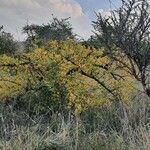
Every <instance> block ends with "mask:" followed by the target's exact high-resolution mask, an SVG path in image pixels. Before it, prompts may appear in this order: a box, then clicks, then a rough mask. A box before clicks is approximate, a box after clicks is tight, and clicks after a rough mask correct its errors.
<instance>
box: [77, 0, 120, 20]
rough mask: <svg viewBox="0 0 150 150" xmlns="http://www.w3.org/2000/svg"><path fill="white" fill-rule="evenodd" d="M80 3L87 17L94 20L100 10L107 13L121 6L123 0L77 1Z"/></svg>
mask: <svg viewBox="0 0 150 150" xmlns="http://www.w3.org/2000/svg"><path fill="white" fill-rule="evenodd" d="M76 1H77V2H78V3H80V5H81V7H82V8H83V10H84V12H85V13H86V15H88V16H89V18H90V19H91V20H92V19H93V18H95V13H94V12H96V11H97V10H99V9H103V10H105V11H107V10H109V9H111V8H115V7H116V8H117V7H118V6H119V5H120V2H121V0H111V3H110V0H76Z"/></svg>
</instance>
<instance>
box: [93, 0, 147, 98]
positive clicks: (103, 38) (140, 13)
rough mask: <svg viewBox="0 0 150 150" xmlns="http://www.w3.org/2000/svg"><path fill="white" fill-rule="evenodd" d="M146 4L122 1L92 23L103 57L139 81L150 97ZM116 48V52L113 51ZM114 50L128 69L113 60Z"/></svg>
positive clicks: (128, 0) (142, 1)
mask: <svg viewBox="0 0 150 150" xmlns="http://www.w3.org/2000/svg"><path fill="white" fill-rule="evenodd" d="M149 8H150V7H149V4H148V2H147V1H146V0H140V1H139V0H125V1H124V0H122V6H121V7H120V8H119V9H117V10H115V11H112V12H111V16H109V17H107V18H106V17H103V16H102V15H101V14H100V13H99V14H97V21H95V22H93V26H94V29H95V37H96V38H97V41H99V42H100V43H102V45H105V47H106V49H107V51H106V54H107V55H108V56H109V57H111V58H112V59H113V60H115V61H119V62H120V63H122V64H123V65H124V66H126V67H127V68H128V71H129V72H130V74H131V75H133V76H134V77H135V78H136V79H137V81H139V82H140V83H141V84H142V86H143V88H144V91H145V92H146V94H147V95H148V96H149V97H150V84H149V66H150V41H149V40H150V14H149V10H150V9H149ZM116 47H117V48H116ZM116 50H117V51H118V50H119V51H120V52H121V53H122V54H124V55H125V56H127V57H128V60H129V62H130V67H129V65H128V64H127V63H123V62H122V61H121V60H118V59H117V57H116Z"/></svg>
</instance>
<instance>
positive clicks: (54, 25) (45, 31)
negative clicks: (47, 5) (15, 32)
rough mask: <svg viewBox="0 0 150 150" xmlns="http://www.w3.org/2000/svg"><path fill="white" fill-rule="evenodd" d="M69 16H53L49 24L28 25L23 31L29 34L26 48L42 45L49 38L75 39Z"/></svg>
mask: <svg viewBox="0 0 150 150" xmlns="http://www.w3.org/2000/svg"><path fill="white" fill-rule="evenodd" d="M68 20H69V18H66V19H58V18H53V19H52V21H51V22H50V23H49V24H47V25H44V24H43V25H33V24H32V25H26V26H25V27H24V28H23V32H24V33H25V34H27V36H28V37H27V39H26V48H27V49H28V50H30V49H34V48H36V47H41V46H42V45H44V44H45V43H46V42H48V41H49V40H57V41H60V40H68V39H74V38H75V35H74V34H73V32H72V27H71V24H70V22H69V21H68Z"/></svg>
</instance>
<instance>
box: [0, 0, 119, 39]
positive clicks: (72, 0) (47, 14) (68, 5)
mask: <svg viewBox="0 0 150 150" xmlns="http://www.w3.org/2000/svg"><path fill="white" fill-rule="evenodd" d="M119 3H120V0H111V3H110V1H109V0H0V25H3V26H4V29H5V31H7V32H10V33H12V34H13V36H14V37H15V39H16V40H24V38H25V36H24V35H23V34H22V27H23V26H25V25H26V24H38V25H41V24H47V23H48V22H49V21H50V20H51V18H52V14H53V15H54V16H55V17H58V18H67V17H71V19H70V22H71V23H72V27H73V29H74V32H75V33H77V34H78V35H79V37H80V38H84V39H87V38H88V37H89V36H90V35H91V34H92V29H93V28H92V25H91V22H92V21H94V20H95V19H96V18H95V12H99V11H101V12H103V13H104V14H105V13H107V12H108V11H109V10H110V9H111V8H112V7H113V8H114V7H118V6H119Z"/></svg>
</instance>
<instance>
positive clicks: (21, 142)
mask: <svg viewBox="0 0 150 150" xmlns="http://www.w3.org/2000/svg"><path fill="white" fill-rule="evenodd" d="M141 98H142V99H141ZM149 106H150V100H149V99H148V98H143V96H142V97H141V96H138V97H137V98H135V99H134V101H133V103H132V104H131V105H126V104H123V103H118V104H115V105H111V106H109V107H101V108H89V109H88V110H86V111H85V112H84V113H82V114H81V115H80V116H78V117H77V116H74V115H72V114H71V113H69V114H68V115H67V116H63V115H61V114H60V113H55V114H52V115H51V116H48V115H47V114H45V115H34V116H29V115H28V114H27V112H25V111H20V110H18V111H17V110H14V109H13V107H12V105H8V106H3V105H1V109H0V149H2V150H149V149H150V124H149V123H150V117H149V115H150V114H149V110H150V109H149V108H150V107H149Z"/></svg>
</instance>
